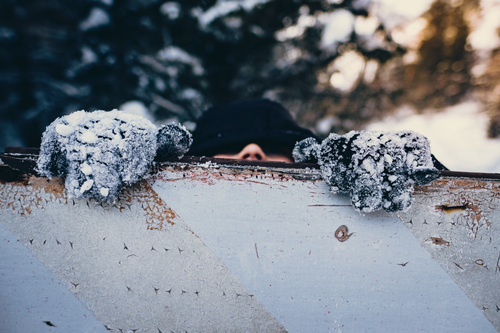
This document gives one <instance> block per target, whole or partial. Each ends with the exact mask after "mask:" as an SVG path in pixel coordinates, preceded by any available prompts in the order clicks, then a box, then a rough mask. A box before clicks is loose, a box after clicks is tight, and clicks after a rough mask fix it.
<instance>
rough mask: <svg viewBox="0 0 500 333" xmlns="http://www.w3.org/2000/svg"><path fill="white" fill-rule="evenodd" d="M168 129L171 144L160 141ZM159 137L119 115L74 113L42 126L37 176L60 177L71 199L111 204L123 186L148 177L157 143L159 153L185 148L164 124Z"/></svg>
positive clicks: (143, 122)
mask: <svg viewBox="0 0 500 333" xmlns="http://www.w3.org/2000/svg"><path fill="white" fill-rule="evenodd" d="M170 128H174V130H173V131H174V132H175V135H171V134H169V135H170V137H172V136H174V138H175V140H176V141H175V140H174V141H170V142H169V141H168V140H164V139H161V140H160V138H162V135H163V134H165V133H167V134H168V133H170V132H171V131H169V129H170ZM162 133H163V134H160V132H159V131H158V130H157V128H156V126H155V125H154V124H152V123H151V122H150V121H149V120H147V119H145V118H143V117H140V116H136V115H131V114H127V113H124V112H121V111H118V110H113V111H109V112H105V111H96V112H85V111H77V112H74V113H72V114H70V115H67V116H64V117H61V118H58V119H56V120H55V121H54V122H53V123H52V124H50V125H49V126H48V127H47V129H46V131H45V132H44V134H43V137H42V144H41V149H40V156H39V159H38V162H37V169H38V172H39V173H40V175H42V176H46V177H64V178H65V187H66V189H67V191H68V194H69V195H70V197H75V198H94V199H96V200H98V201H101V202H113V201H115V200H116V198H117V196H118V193H119V192H120V189H121V188H122V187H123V186H125V185H129V184H132V183H134V182H137V181H138V180H140V179H142V178H143V177H144V175H145V174H146V173H147V172H148V170H149V168H150V166H151V163H152V162H153V160H154V158H155V156H156V152H157V148H158V141H161V147H162V150H163V151H168V152H175V155H179V156H180V155H183V153H182V152H185V151H187V149H189V146H188V147H184V146H183V144H190V141H189V139H185V138H186V137H188V138H190V134H189V133H188V132H187V131H186V130H184V132H182V128H181V129H179V127H178V126H177V125H167V126H164V127H163V128H162ZM180 141H182V142H180ZM179 142H180V143H179Z"/></svg>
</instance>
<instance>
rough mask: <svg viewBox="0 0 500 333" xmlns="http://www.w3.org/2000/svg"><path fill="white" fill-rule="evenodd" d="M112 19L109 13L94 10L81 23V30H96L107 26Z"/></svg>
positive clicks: (98, 9)
mask: <svg viewBox="0 0 500 333" xmlns="http://www.w3.org/2000/svg"><path fill="white" fill-rule="evenodd" d="M109 22H110V19H109V16H108V13H106V12H105V11H104V10H102V9H101V8H93V9H92V10H91V11H90V14H89V16H88V17H87V19H85V20H84V21H83V22H81V23H80V29H82V30H84V31H85V30H89V29H94V28H97V27H100V26H103V25H106V24H109Z"/></svg>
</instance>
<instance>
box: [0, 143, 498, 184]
mask: <svg viewBox="0 0 500 333" xmlns="http://www.w3.org/2000/svg"><path fill="white" fill-rule="evenodd" d="M39 152H40V149H39V148H31V147H6V148H5V152H4V153H0V159H1V161H2V162H3V165H2V164H0V180H3V181H8V180H10V179H16V178H19V177H22V174H23V173H25V174H30V175H31V174H36V170H35V168H36V160H37V158H38V154H39ZM156 162H157V163H159V164H161V163H162V162H181V163H188V164H190V163H215V164H220V165H227V166H238V167H265V168H270V169H272V168H279V169H318V168H319V166H318V165H317V164H315V163H286V162H268V161H246V160H229V159H221V158H214V157H206V156H202V157H199V156H184V157H183V158H182V159H176V158H172V159H157V160H156ZM7 167H9V168H7ZM441 176H443V177H467V178H480V179H500V173H486V172H465V171H451V170H442V171H441Z"/></svg>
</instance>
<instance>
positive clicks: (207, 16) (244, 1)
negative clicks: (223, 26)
mask: <svg viewBox="0 0 500 333" xmlns="http://www.w3.org/2000/svg"><path fill="white" fill-rule="evenodd" d="M266 2H269V0H218V1H217V2H216V3H215V5H213V6H212V7H211V8H209V9H208V10H207V11H205V12H202V11H195V12H194V13H193V14H194V16H196V17H197V18H198V22H199V24H200V26H201V27H203V28H205V27H207V26H208V25H209V24H210V23H212V22H213V21H215V20H216V19H218V18H219V17H222V16H226V15H228V14H230V13H232V12H235V11H238V10H240V9H244V10H246V11H247V12H249V11H251V10H253V9H254V8H255V6H257V5H259V4H264V3H266Z"/></svg>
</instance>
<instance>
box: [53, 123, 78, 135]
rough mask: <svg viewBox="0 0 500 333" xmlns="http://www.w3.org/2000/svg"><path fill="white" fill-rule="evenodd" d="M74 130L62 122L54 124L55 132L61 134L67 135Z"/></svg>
mask: <svg viewBox="0 0 500 333" xmlns="http://www.w3.org/2000/svg"><path fill="white" fill-rule="evenodd" d="M74 131H75V129H74V128H73V127H71V126H68V125H64V124H57V125H56V132H57V133H59V134H60V135H62V136H69V135H71V133H73V132H74Z"/></svg>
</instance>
